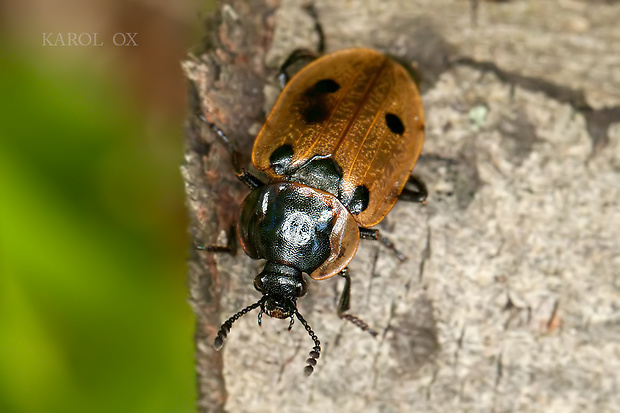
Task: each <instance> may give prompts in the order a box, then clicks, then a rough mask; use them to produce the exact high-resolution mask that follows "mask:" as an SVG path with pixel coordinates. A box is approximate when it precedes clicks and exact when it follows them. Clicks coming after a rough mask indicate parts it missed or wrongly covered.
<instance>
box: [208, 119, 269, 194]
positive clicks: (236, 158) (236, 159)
mask: <svg viewBox="0 0 620 413" xmlns="http://www.w3.org/2000/svg"><path fill="white" fill-rule="evenodd" d="M196 116H197V117H198V119H200V120H201V121H202V122H204V123H205V124H207V125H208V126H209V127H210V128H211V130H213V132H215V134H216V135H217V136H218V138H220V141H221V142H222V143H223V144H224V145H225V146H226V148H228V151H229V152H230V156H231V159H232V164H233V168H234V169H235V174H236V175H237V179H239V180H240V181H241V182H243V183H244V184H246V185H247V186H248V187H249V188H250V189H256V188H258V187H261V186H263V185H264V184H263V182H262V181H261V180H260V179H258V178H257V177H256V176H254V175H252V174H251V173H249V172H248V171H246V170H245V168H242V167H241V161H240V160H241V152H239V151H238V150H237V148H236V146H235V144H234V143H233V142H232V141H231V140H230V139H229V138H228V136H226V134H225V133H224V131H223V130H221V129H220V128H218V127H217V125H215V124H214V123H211V122H209V121H208V120H207V118H206V117H205V116H204V115H203V114H202V113H201V112H200V111H197V112H196Z"/></svg>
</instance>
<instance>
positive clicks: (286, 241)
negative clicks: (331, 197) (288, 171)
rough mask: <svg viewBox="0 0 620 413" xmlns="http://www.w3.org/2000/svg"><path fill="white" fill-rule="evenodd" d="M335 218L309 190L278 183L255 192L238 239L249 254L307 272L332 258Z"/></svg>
mask: <svg viewBox="0 0 620 413" xmlns="http://www.w3.org/2000/svg"><path fill="white" fill-rule="evenodd" d="M334 219H335V217H334V216H333V213H332V211H331V209H330V208H329V207H328V206H327V205H326V204H325V202H323V200H322V198H321V197H318V196H313V194H312V193H311V189H310V188H303V187H301V186H300V185H297V184H294V183H289V182H279V183H272V184H268V185H265V186H261V187H259V188H256V189H255V190H253V191H252V192H251V193H250V194H249V195H248V196H247V198H246V199H245V201H244V203H243V206H242V207H241V213H240V215H239V228H238V230H239V236H240V238H241V242H242V245H243V246H244V249H245V251H246V253H247V254H248V255H249V256H250V257H252V258H254V259H259V258H263V259H266V260H267V261H273V262H276V263H280V264H286V265H289V266H291V267H294V268H296V269H297V270H299V271H301V272H305V273H308V274H309V273H311V272H312V271H314V270H315V269H316V268H318V267H319V266H320V265H321V264H322V263H323V262H324V261H325V260H326V259H327V258H328V257H329V255H330V242H329V238H330V235H331V232H332V227H333V222H334Z"/></svg>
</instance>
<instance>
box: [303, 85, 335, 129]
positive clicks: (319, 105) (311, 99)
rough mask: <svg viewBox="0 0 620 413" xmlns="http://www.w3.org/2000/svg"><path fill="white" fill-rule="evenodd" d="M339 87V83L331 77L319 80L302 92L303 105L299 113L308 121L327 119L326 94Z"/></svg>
mask: <svg viewBox="0 0 620 413" xmlns="http://www.w3.org/2000/svg"><path fill="white" fill-rule="evenodd" d="M338 89H340V85H339V84H338V83H337V82H336V81H335V80H332V79H322V80H319V81H318V82H316V83H315V84H314V86H312V87H311V88H309V89H308V90H307V91H306V93H305V94H304V97H305V105H304V106H303V107H302V109H301V115H302V116H303V118H304V120H305V121H306V122H308V123H320V122H323V121H324V120H326V119H327V117H328V116H329V113H330V107H329V106H330V105H329V98H328V95H329V94H331V93H334V92H336V91H338Z"/></svg>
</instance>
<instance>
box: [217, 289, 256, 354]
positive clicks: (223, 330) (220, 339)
mask: <svg viewBox="0 0 620 413" xmlns="http://www.w3.org/2000/svg"><path fill="white" fill-rule="evenodd" d="M265 300H266V296H263V297H262V298H261V299H260V300H258V301H257V302H255V303H254V304H251V305H249V306H247V307H246V308H244V309H243V310H241V311H239V312H238V313H237V314H235V315H233V316H232V317H230V318H229V319H228V320H226V321H225V322H224V324H222V326H221V327H220V331H218V332H217V337H215V340H214V341H213V347H215V349H216V350H219V349H221V348H222V346H223V345H224V340H225V339H226V335H227V334H228V332H229V331H230V328H231V327H232V325H233V323H234V322H235V321H237V320H238V319H239V318H241V317H243V316H244V315H246V314H247V313H249V312H250V311H252V310H254V309H255V308H256V307H258V306H260V305H261V304H263V302H265Z"/></svg>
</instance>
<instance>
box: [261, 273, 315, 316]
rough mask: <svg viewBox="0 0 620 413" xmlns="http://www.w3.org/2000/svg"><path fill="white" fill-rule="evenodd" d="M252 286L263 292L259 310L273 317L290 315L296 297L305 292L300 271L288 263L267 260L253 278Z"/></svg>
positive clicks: (301, 295) (293, 309)
mask: <svg viewBox="0 0 620 413" xmlns="http://www.w3.org/2000/svg"><path fill="white" fill-rule="evenodd" d="M254 288H256V289H257V290H258V291H260V292H261V293H263V297H265V298H266V299H265V301H263V303H262V304H261V311H264V312H265V313H266V314H267V315H268V316H270V317H275V318H288V317H292V316H293V314H294V313H295V310H296V309H297V306H296V301H297V298H299V297H303V296H304V295H305V294H306V282H305V281H304V279H303V277H302V275H301V271H299V270H298V269H296V268H293V267H289V266H288V265H283V264H277V263H274V262H268V263H267V265H265V268H264V269H263V271H262V272H261V273H260V274H258V275H257V276H256V278H254Z"/></svg>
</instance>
